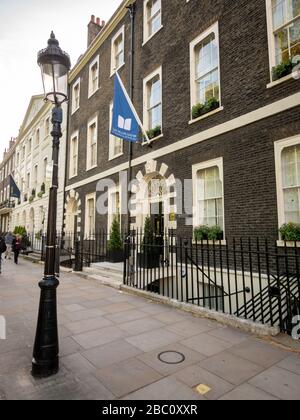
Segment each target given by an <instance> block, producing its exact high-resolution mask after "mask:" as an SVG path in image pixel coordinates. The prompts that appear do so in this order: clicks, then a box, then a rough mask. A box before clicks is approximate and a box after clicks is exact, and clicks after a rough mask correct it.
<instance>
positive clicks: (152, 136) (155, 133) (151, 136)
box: [147, 125, 162, 140]
mask: <svg viewBox="0 0 300 420" xmlns="http://www.w3.org/2000/svg"><path fill="white" fill-rule="evenodd" d="M161 135H162V131H161V126H160V125H158V126H156V127H154V128H152V129H151V130H149V131H147V136H148V138H149V140H153V139H155V138H156V137H159V136H161Z"/></svg>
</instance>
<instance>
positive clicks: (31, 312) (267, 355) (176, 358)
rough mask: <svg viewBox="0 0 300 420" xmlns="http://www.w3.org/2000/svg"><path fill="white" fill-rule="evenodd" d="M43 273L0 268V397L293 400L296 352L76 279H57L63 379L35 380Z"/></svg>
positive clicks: (298, 363)
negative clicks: (1, 336) (2, 332)
mask: <svg viewBox="0 0 300 420" xmlns="http://www.w3.org/2000/svg"><path fill="white" fill-rule="evenodd" d="M42 270H43V267H42V266H40V265H37V264H32V263H31V262H28V261H23V260H21V264H20V265H19V266H15V265H13V264H12V263H11V262H5V263H4V266H3V274H2V275H1V277H0V315H3V316H5V317H6V320H7V327H8V328H7V329H8V331H7V333H8V334H7V340H6V341H3V340H2V341H0V400H1V399H2V400H4V399H51V400H52V399H72V400H76V399H98V400H108V399H127V400H139V399H146V400H149V399H152V400H177V399H181V400H185V399H186V400H197V399H200V400H201V399H209V400H216V399H237V400H241V399H242V400H245V399H249V400H258V399H270V400H272V399H284V400H292V399H296V400H299V399H300V356H299V355H297V354H293V353H290V352H288V351H285V350H283V349H281V348H279V347H276V346H273V345H271V344H269V343H267V342H265V341H262V340H259V339H257V338H256V337H253V336H251V335H248V334H244V333H242V332H240V331H236V330H232V329H229V328H224V327H221V326H220V325H218V324H217V323H213V322H211V321H207V320H204V319H201V318H197V317H194V316H193V315H190V314H187V313H182V312H179V311H176V310H175V309H172V308H169V307H165V306H163V305H160V304H154V303H151V302H150V301H147V300H144V299H142V298H139V297H134V296H130V295H125V294H122V293H120V292H118V291H117V290H114V289H111V288H109V287H105V286H98V285H96V284H95V283H93V282H89V281H87V280H84V279H82V278H80V277H78V276H76V275H73V274H63V275H62V278H61V285H60V287H59V291H58V295H59V302H58V307H59V324H60V327H59V332H60V345H61V370H60V373H59V374H58V375H57V376H55V377H53V378H50V379H47V380H40V381H36V380H34V379H33V378H32V377H31V375H30V368H31V356H32V344H33V340H34V334H35V327H36V319H37V307H38V299H39V289H38V285H37V283H38V281H39V280H40V278H41V277H42ZM159 358H160V360H159ZM166 362H167V363H166ZM198 391H199V392H198Z"/></svg>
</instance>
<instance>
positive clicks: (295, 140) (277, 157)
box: [274, 135, 300, 229]
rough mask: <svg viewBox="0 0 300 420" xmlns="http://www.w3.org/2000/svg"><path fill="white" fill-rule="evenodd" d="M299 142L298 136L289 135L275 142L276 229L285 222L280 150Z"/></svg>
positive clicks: (299, 137)
mask: <svg viewBox="0 0 300 420" xmlns="http://www.w3.org/2000/svg"><path fill="white" fill-rule="evenodd" d="M299 144H300V136H299V135H297V136H294V137H289V138H287V139H283V140H279V141H277V142H275V144H274V148H275V168H276V187H277V208H278V229H280V228H281V226H282V225H284V224H285V223H286V220H285V206H284V193H283V173H282V152H283V150H284V149H286V148H288V147H292V146H296V145H299Z"/></svg>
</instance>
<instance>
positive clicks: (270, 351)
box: [230, 340, 289, 368]
mask: <svg viewBox="0 0 300 420" xmlns="http://www.w3.org/2000/svg"><path fill="white" fill-rule="evenodd" d="M230 352H231V353H233V354H235V355H237V356H239V357H242V358H243V359H246V360H249V361H250V362H253V363H256V364H257V365H260V366H263V367H266V368H268V367H270V366H272V365H274V364H276V363H278V362H280V361H281V360H283V359H284V358H285V357H287V356H289V353H288V352H286V351H284V350H281V349H279V348H276V347H271V348H270V346H268V345H267V344H265V343H264V342H262V341H258V340H247V341H245V342H243V343H241V344H238V345H236V346H234V347H232V348H231V349H230Z"/></svg>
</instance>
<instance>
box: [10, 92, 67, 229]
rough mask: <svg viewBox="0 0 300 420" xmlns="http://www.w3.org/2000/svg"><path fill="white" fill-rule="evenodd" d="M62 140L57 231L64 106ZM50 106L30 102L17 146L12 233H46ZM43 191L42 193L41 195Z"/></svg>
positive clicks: (35, 98) (60, 199)
mask: <svg viewBox="0 0 300 420" xmlns="http://www.w3.org/2000/svg"><path fill="white" fill-rule="evenodd" d="M63 111H64V121H63V124H62V133H63V136H62V138H61V141H60V154H59V189H58V205H57V207H58V211H57V231H59V232H61V231H62V226H63V210H64V183H65V159H66V126H67V123H66V121H67V105H63ZM51 115H52V105H51V104H50V103H45V102H44V100H43V96H42V95H40V96H33V97H32V98H31V101H30V104H29V107H28V110H27V113H26V116H25V118H24V122H23V124H22V126H21V129H20V133H19V136H18V139H17V146H16V154H15V155H16V170H15V181H16V183H17V186H18V188H19V189H20V191H21V200H20V201H19V202H18V200H15V201H16V206H15V208H14V210H13V214H12V223H11V227H12V230H13V229H14V228H15V227H16V226H24V227H25V228H26V230H27V232H28V233H33V232H35V233H37V232H40V231H42V232H46V229H47V218H48V200H49V188H50V186H51V177H52V137H51V134H50V133H51V130H52V123H51ZM43 191H44V192H43Z"/></svg>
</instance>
